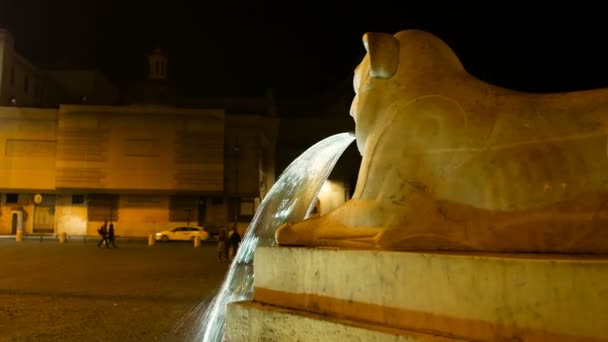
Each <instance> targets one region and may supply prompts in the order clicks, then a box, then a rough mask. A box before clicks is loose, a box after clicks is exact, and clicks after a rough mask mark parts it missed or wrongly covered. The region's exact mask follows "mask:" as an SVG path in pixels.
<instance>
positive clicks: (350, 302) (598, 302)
mask: <svg viewBox="0 0 608 342" xmlns="http://www.w3.org/2000/svg"><path fill="white" fill-rule="evenodd" d="M254 260H255V261H254V274H255V276H254V293H253V302H254V303H258V304H266V305H272V306H275V307H278V308H281V309H287V310H291V311H290V312H297V313H298V314H299V313H302V312H306V313H311V314H316V315H323V317H325V318H324V319H323V318H321V319H320V320H321V321H323V322H325V321H333V320H335V319H338V320H348V321H354V322H359V323H360V324H362V325H366V326H368V327H370V326H373V327H375V328H374V329H375V330H382V329H401V330H402V333H401V335H404V334H405V335H407V333H408V332H419V333H425V334H429V335H438V336H444V337H451V338H457V339H464V340H483V341H495V340H509V339H513V340H525V341H571V340H573V339H574V340H584V341H600V340H606V339H608V330H606V329H605V322H608V257H606V256H580V255H579V256H576V255H537V254H536V255H519V254H518V255H506V254H471V253H467V254H464V253H460V254H457V253H426V252H425V253H418V252H396V251H369V250H365V251H364V250H344V249H332V248H290V247H263V248H258V249H257V250H256V252H255V258H254ZM242 305H245V303H239V304H238V305H232V307H231V308H229V314H228V315H229V317H232V318H229V321H230V320H231V319H232V321H233V322H235V320H234V317H233V316H234V315H237V312H238V311H239V310H244V309H242ZM258 311H260V310H258ZM261 311H264V310H261ZM265 311H267V312H271V313H272V314H271V316H272V315H275V313H274V311H272V310H265ZM237 316H238V315H237ZM241 316H242V315H241ZM323 324H325V323H323ZM228 325H229V326H230V325H231V324H228ZM233 325H234V323H233ZM241 325H242V324H241ZM228 329H229V330H230V329H232V328H228ZM266 330H269V329H266ZM270 330H272V329H270ZM372 330H373V329H372ZM328 331H329V330H328ZM305 340H306V339H305ZM413 340H416V339H413ZM420 340H421V339H420Z"/></svg>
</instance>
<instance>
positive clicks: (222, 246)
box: [217, 229, 228, 262]
mask: <svg viewBox="0 0 608 342" xmlns="http://www.w3.org/2000/svg"><path fill="white" fill-rule="evenodd" d="M217 258H218V260H219V261H220V262H222V261H223V259H226V261H228V236H226V231H225V230H223V229H222V230H220V235H219V236H218V238H217Z"/></svg>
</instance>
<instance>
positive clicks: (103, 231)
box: [97, 220, 108, 248]
mask: <svg viewBox="0 0 608 342" xmlns="http://www.w3.org/2000/svg"><path fill="white" fill-rule="evenodd" d="M97 232H98V233H99V235H100V236H101V240H99V242H98V243H97V247H100V246H101V244H105V245H106V248H108V220H105V221H103V224H102V225H101V227H99V229H97Z"/></svg>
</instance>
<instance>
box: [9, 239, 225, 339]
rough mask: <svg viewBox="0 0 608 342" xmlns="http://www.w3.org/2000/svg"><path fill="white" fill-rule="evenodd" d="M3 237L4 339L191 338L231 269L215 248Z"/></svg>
mask: <svg viewBox="0 0 608 342" xmlns="http://www.w3.org/2000/svg"><path fill="white" fill-rule="evenodd" d="M96 244H97V241H95V240H89V241H82V240H78V241H76V240H70V241H68V242H66V243H65V244H59V243H58V242H57V241H55V240H42V241H41V240H30V239H27V240H25V241H23V242H15V241H14V240H13V239H0V341H2V342H4V341H36V342H38V341H79V342H82V341H192V340H193V331H194V327H195V326H196V325H197V320H198V317H199V314H200V311H201V309H204V306H205V304H206V303H207V302H208V301H209V300H210V299H211V297H212V296H213V294H214V293H215V291H216V290H217V288H218V287H219V285H220V284H221V282H222V280H223V278H224V275H225V273H226V271H227V269H228V264H227V263H219V262H218V261H217V257H216V252H215V245H213V244H202V245H201V246H200V247H198V248H194V247H193V244H192V243H179V242H170V243H157V244H156V245H155V246H152V247H149V246H147V241H144V240H131V241H127V240H120V239H119V240H118V241H117V244H118V248H117V249H111V248H108V249H106V248H98V247H97V246H96Z"/></svg>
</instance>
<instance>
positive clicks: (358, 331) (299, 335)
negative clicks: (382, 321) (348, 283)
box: [224, 301, 462, 342]
mask: <svg viewBox="0 0 608 342" xmlns="http://www.w3.org/2000/svg"><path fill="white" fill-rule="evenodd" d="M224 337H225V340H226V341H239V342H245V341H252V342H258V341H268V342H272V341H276V342H289V341H300V342H305V341H319V342H321V341H322V342H334V341H335V342H344V341H361V342H457V341H462V340H457V339H451V338H445V337H440V336H432V335H426V334H421V333H416V332H410V331H405V330H402V329H394V328H385V327H379V326H377V325H372V324H365V323H359V322H354V321H349V320H340V319H337V318H330V317H326V316H322V315H318V314H312V313H308V312H303V311H297V310H290V309H283V308H279V307H276V306H271V305H264V304H261V303H256V302H252V301H245V302H233V303H230V304H229V305H228V314H227V317H226V330H225V332H224Z"/></svg>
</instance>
